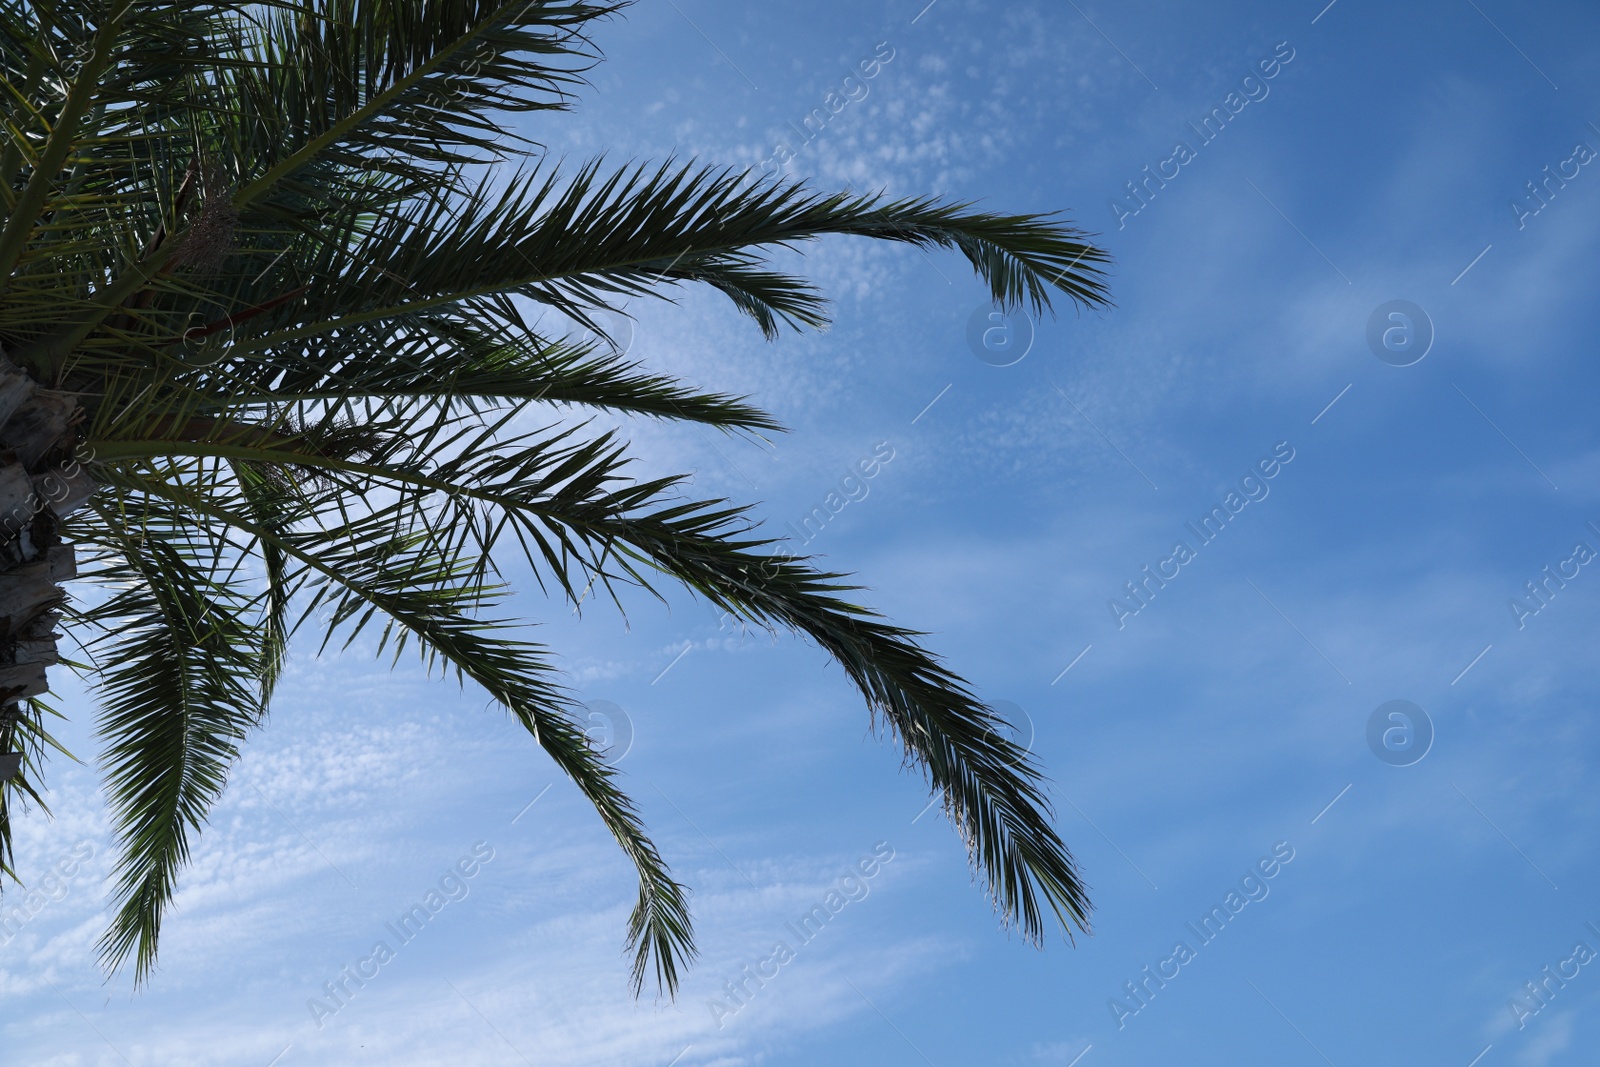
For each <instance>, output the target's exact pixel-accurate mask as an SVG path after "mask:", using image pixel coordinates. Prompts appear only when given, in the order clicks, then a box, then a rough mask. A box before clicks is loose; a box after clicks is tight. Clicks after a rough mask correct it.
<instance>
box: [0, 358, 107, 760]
mask: <svg viewBox="0 0 1600 1067" xmlns="http://www.w3.org/2000/svg"><path fill="white" fill-rule="evenodd" d="M77 416H78V405H77V402H76V401H75V400H74V399H73V398H72V397H71V396H70V395H67V394H64V393H59V392H55V391H52V390H47V389H42V388H40V387H39V385H38V384H37V383H36V382H35V381H34V380H33V379H32V378H31V377H29V376H28V375H27V374H26V373H25V372H23V371H22V370H21V369H19V368H18V367H17V366H16V365H15V364H13V363H12V362H11V361H10V360H9V359H7V358H6V357H5V354H4V353H3V352H0V781H4V780H8V779H9V778H10V777H11V776H12V775H14V774H16V772H17V768H18V766H19V765H20V763H21V753H19V752H11V751H8V750H10V749H13V748H18V747H20V745H19V744H18V738H17V718H18V716H19V714H20V712H21V708H20V706H19V702H20V701H22V700H26V699H27V698H29V697H36V696H39V695H40V694H42V693H44V692H45V690H47V689H48V688H49V683H48V681H47V680H46V678H45V671H46V670H47V668H49V667H50V666H51V665H52V664H54V663H56V662H57V661H58V660H59V658H60V657H59V656H58V655H57V653H56V640H57V638H58V637H59V636H60V635H59V634H56V633H54V632H53V631H54V628H55V624H56V623H57V622H58V621H59V620H60V618H61V612H60V610H59V609H60V607H61V604H62V603H63V602H64V601H65V600H66V591H65V590H64V589H62V587H61V583H62V582H65V581H66V580H68V579H69V578H72V577H73V576H74V575H75V574H76V573H77V566H76V557H75V556H74V554H73V550H72V546H70V545H64V544H62V543H61V520H62V519H63V518H65V517H66V516H67V515H68V514H70V513H71V512H72V511H74V510H75V509H77V508H78V507H81V506H82V505H83V503H84V502H85V501H87V500H88V499H89V494H90V493H92V492H93V491H94V483H93V482H92V481H91V480H90V478H89V476H88V473H87V472H86V471H85V470H84V469H83V467H82V466H81V465H80V464H79V463H78V461H77V459H76V458H75V457H74V455H73V449H74V446H75V445H76V443H77V429H76V422H77Z"/></svg>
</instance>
